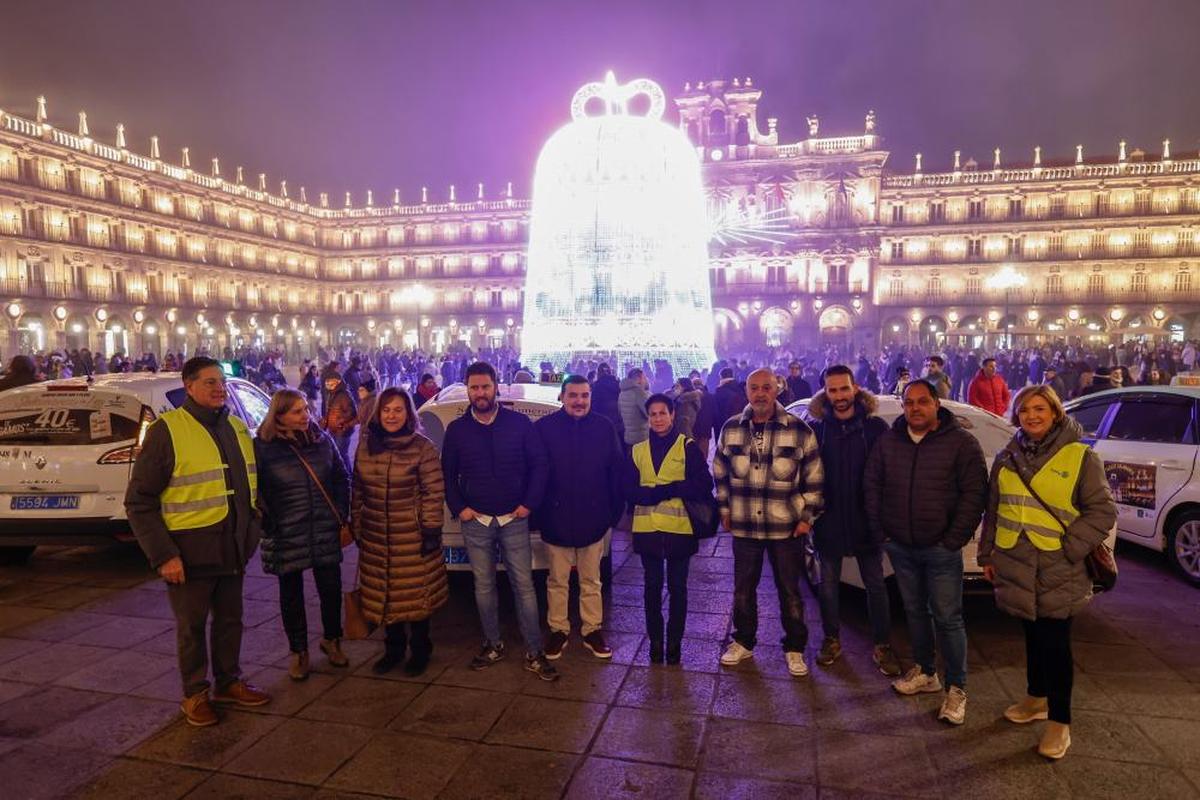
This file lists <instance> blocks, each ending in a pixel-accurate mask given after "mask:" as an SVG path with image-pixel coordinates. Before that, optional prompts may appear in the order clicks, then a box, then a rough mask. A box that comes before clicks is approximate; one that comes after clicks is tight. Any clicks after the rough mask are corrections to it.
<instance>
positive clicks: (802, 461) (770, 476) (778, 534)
mask: <svg viewBox="0 0 1200 800" xmlns="http://www.w3.org/2000/svg"><path fill="white" fill-rule="evenodd" d="M750 420H751V410H750V407H749V406H747V407H746V410H745V411H743V412H742V415H741V416H740V417H733V418H731V419H729V420H728V421H727V422H726V423H725V425H724V427H722V428H721V438H720V440H719V441H718V443H717V451H716V454H715V455H714V456H713V465H712V470H713V477H714V478H715V479H716V484H717V506H718V507H719V508H720V511H721V513H722V514H728V515H729V517H730V523H731V527H732V529H733V530H732V532H733V535H734V536H740V537H743V538H747V539H786V538H788V537H790V536H791V535H792V534H793V533H794V532H795V529H796V525H797V524H798V523H800V522H807V523H809V524H810V525H811V524H812V523H813V521H814V520H816V518H817V517H818V516H820V514H821V510H822V508H824V504H825V500H824V494H823V488H824V484H825V470H824V468H823V467H822V466H821V448H820V445H819V444H818V443H817V437H816V435H815V434H814V433H813V431H812V428H810V427H808V425H807V424H805V423H804V422H802V421H801V420H799V419H797V418H796V417H793V416H792V415H791V414H789V413H788V412H787V411H786V410H784V408H783V406H781V405H779V404H778V403H776V404H775V416H774V417H773V418H772V419H770V420H768V421H767V424H766V429H765V430H764V432H763V435H762V437H761V439H760V440H758V441H756V437H755V434H754V430H753V427H752V425H751V421H750Z"/></svg>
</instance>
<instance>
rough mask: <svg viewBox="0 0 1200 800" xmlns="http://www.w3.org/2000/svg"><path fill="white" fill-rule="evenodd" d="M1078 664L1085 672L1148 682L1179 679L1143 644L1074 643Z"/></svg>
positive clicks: (1074, 653) (1073, 649) (1073, 651)
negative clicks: (1126, 676) (1128, 676)
mask: <svg viewBox="0 0 1200 800" xmlns="http://www.w3.org/2000/svg"><path fill="white" fill-rule="evenodd" d="M1071 652H1072V654H1073V655H1074V656H1075V663H1076V664H1077V665H1078V666H1079V668H1080V669H1082V670H1083V671H1084V672H1094V673H1097V674H1108V675H1122V674H1123V675H1134V676H1137V677H1140V678H1142V679H1143V680H1147V681H1156V680H1161V679H1167V680H1172V679H1177V678H1178V677H1179V676H1178V675H1176V674H1175V673H1174V670H1172V669H1171V668H1170V667H1169V666H1168V665H1167V664H1166V662H1164V661H1163V660H1162V659H1160V658H1158V657H1157V656H1155V655H1154V654H1153V653H1152V652H1150V650H1148V649H1146V647H1144V646H1143V645H1140V644H1136V645H1117V644H1094V643H1091V642H1079V643H1073V644H1072V646H1071Z"/></svg>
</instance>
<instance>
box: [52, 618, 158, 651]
mask: <svg viewBox="0 0 1200 800" xmlns="http://www.w3.org/2000/svg"><path fill="white" fill-rule="evenodd" d="M174 630H175V623H174V622H173V621H170V620H165V619H145V618H142V617H124V618H118V619H114V620H112V621H110V622H107V623H105V624H103V625H99V626H97V627H94V628H89V629H88V630H86V631H82V632H80V633H78V634H76V635H75V636H72V637H71V638H70V639H68V640H67V641H68V642H70V643H71V644H90V645H95V646H96V647H132V646H133V645H135V644H139V643H141V642H144V641H146V640H147V639H152V638H154V637H155V636H160V635H162V634H163V633H166V632H167V631H174Z"/></svg>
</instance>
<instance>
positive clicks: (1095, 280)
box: [1087, 272, 1104, 297]
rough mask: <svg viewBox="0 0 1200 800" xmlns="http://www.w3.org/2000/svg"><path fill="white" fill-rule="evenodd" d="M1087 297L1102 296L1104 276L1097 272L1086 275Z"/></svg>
mask: <svg viewBox="0 0 1200 800" xmlns="http://www.w3.org/2000/svg"><path fill="white" fill-rule="evenodd" d="M1087 291H1088V296H1090V297H1100V296H1103V295H1104V275H1102V274H1101V273H1099V272H1093V273H1092V274H1091V275H1088V284H1087Z"/></svg>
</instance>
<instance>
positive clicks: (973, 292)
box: [966, 275, 983, 297]
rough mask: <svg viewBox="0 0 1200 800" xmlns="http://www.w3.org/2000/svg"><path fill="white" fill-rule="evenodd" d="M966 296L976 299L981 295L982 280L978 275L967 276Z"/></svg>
mask: <svg viewBox="0 0 1200 800" xmlns="http://www.w3.org/2000/svg"><path fill="white" fill-rule="evenodd" d="M966 294H967V295H968V296H970V297H977V296H979V295H981V294H983V278H981V277H980V276H978V275H968V276H967V286H966Z"/></svg>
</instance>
